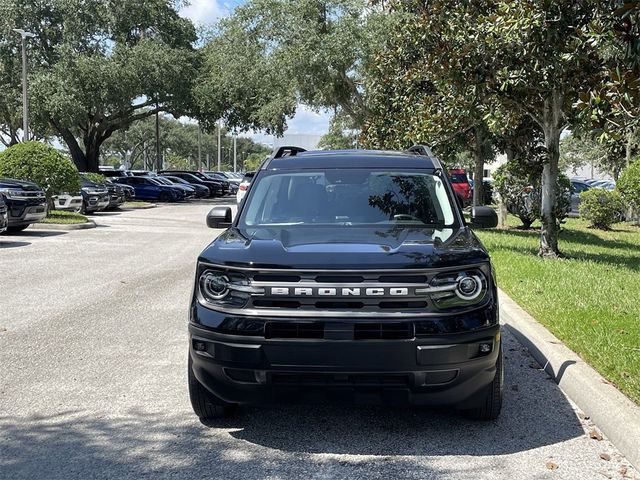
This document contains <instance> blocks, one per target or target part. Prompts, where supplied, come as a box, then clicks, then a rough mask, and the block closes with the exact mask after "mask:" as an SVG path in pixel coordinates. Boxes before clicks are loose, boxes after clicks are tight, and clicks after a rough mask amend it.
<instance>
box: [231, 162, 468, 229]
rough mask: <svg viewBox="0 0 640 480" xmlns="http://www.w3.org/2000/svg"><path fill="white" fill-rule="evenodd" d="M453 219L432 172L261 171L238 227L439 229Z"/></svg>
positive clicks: (441, 185)
mask: <svg viewBox="0 0 640 480" xmlns="http://www.w3.org/2000/svg"><path fill="white" fill-rule="evenodd" d="M455 222H456V220H455V216H454V214H453V209H452V206H451V202H450V201H449V197H448V195H447V191H446V189H445V186H444V184H443V182H442V179H441V178H440V177H439V176H437V175H434V174H432V173H425V172H412V171H409V172H407V171H371V170H360V169H344V170H338V169H327V170H313V171H305V170H302V171H275V172H268V173H267V172H265V174H264V175H263V176H260V177H259V179H258V180H257V183H256V185H255V186H254V187H253V188H252V190H251V194H250V198H249V199H248V204H247V207H246V208H245V209H244V210H243V215H242V217H241V219H240V225H241V227H257V226H276V225H283V226H286V225H323V224H324V225H381V224H382V225H394V226H395V225H410V226H412V227H416V226H417V227H431V228H438V227H439V228H443V227H445V226H446V227H449V226H453V225H454V224H455Z"/></svg>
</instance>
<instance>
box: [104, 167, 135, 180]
mask: <svg viewBox="0 0 640 480" xmlns="http://www.w3.org/2000/svg"><path fill="white" fill-rule="evenodd" d="M99 171H100V174H101V175H104V176H105V177H107V178H113V177H132V176H133V174H132V173H131V172H129V171H128V170H117V169H115V168H108V167H104V166H103V167H99Z"/></svg>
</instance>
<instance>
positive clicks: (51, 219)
mask: <svg viewBox="0 0 640 480" xmlns="http://www.w3.org/2000/svg"><path fill="white" fill-rule="evenodd" d="M88 221H89V220H88V219H87V217H85V216H84V215H80V214H79V213H73V212H63V211H62V210H51V211H50V212H49V214H48V215H47V217H46V218H45V219H44V220H42V222H41V223H55V224H58V225H72V224H78V223H87V222H88Z"/></svg>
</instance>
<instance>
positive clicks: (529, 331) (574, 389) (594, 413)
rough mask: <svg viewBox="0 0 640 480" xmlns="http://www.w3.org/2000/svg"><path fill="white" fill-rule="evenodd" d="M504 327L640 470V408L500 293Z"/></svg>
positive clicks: (506, 296)
mask: <svg viewBox="0 0 640 480" xmlns="http://www.w3.org/2000/svg"><path fill="white" fill-rule="evenodd" d="M500 314H501V315H500V318H501V321H502V323H503V324H504V325H505V326H506V327H507V328H508V329H509V330H510V331H511V332H513V334H514V335H515V336H516V338H517V339H518V340H519V341H520V343H522V344H523V345H524V346H525V347H527V348H528V349H529V351H530V352H531V354H532V355H533V357H534V358H535V359H536V361H537V362H538V363H539V364H540V365H542V366H543V368H544V370H545V372H547V374H548V375H549V376H550V377H551V378H552V379H553V380H554V381H555V382H556V383H557V384H558V385H559V386H560V388H561V389H562V391H563V392H564V393H565V394H566V395H567V396H568V397H569V398H570V399H571V400H572V401H573V402H574V403H575V404H576V405H577V406H578V407H579V408H580V409H581V410H582V411H583V412H584V413H585V414H586V415H588V416H589V417H591V419H592V420H593V422H594V423H595V424H596V425H597V426H598V428H600V429H601V430H602V431H603V432H604V434H605V435H606V436H607V437H609V440H611V442H612V443H613V444H614V445H615V446H616V447H617V448H618V450H620V452H621V453H622V454H623V455H624V456H625V457H626V458H627V460H629V462H631V463H632V464H633V465H634V466H635V467H636V468H637V467H640V407H639V406H637V405H636V404H634V403H633V402H632V401H631V400H629V399H628V398H627V397H626V396H624V395H623V394H622V393H620V391H619V390H618V389H617V388H615V387H614V386H613V385H611V384H610V383H609V382H607V381H606V380H605V379H604V378H603V377H602V376H601V375H600V374H599V373H598V372H596V371H595V370H594V369H593V368H591V367H590V366H589V365H587V364H586V363H585V362H584V361H583V360H582V359H581V358H580V357H579V356H578V355H576V354H575V353H574V352H573V351H571V350H570V349H569V348H567V347H566V346H565V345H564V344H563V343H562V342H561V341H560V340H559V339H558V338H557V337H556V336H554V335H553V334H552V333H551V332H549V331H548V330H547V329H546V328H545V327H544V326H542V325H541V324H540V323H538V322H537V321H536V320H535V319H534V318H533V317H532V316H531V315H529V314H528V313H527V312H525V311H524V310H523V309H522V308H520V306H518V304H517V303H515V302H514V301H513V300H512V299H511V298H510V297H509V296H508V295H507V294H506V293H504V292H503V291H502V290H500Z"/></svg>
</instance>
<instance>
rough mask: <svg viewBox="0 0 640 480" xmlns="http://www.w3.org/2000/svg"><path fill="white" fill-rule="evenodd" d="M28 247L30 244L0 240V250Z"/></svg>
mask: <svg viewBox="0 0 640 480" xmlns="http://www.w3.org/2000/svg"><path fill="white" fill-rule="evenodd" d="M29 245H31V242H6V241H4V240H0V250H2V249H3V248H18V247H28V246H29Z"/></svg>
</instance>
